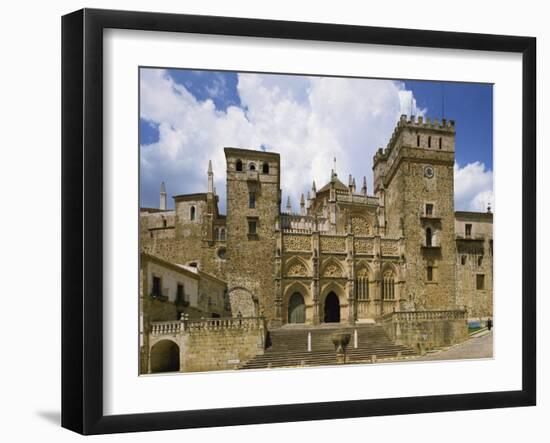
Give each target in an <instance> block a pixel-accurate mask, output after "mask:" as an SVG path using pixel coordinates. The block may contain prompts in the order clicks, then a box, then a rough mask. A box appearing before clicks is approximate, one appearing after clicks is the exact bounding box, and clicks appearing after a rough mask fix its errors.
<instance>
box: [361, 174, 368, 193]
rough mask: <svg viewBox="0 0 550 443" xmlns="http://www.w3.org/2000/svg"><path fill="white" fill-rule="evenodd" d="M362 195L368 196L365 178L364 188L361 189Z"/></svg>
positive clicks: (364, 178) (365, 178) (365, 179)
mask: <svg viewBox="0 0 550 443" xmlns="http://www.w3.org/2000/svg"><path fill="white" fill-rule="evenodd" d="M361 194H363V195H367V177H365V176H363V186H362V187H361Z"/></svg>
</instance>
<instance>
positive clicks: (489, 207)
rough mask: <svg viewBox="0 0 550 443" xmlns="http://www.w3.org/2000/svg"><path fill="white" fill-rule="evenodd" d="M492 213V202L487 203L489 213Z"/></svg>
mask: <svg viewBox="0 0 550 443" xmlns="http://www.w3.org/2000/svg"><path fill="white" fill-rule="evenodd" d="M490 213H491V202H489V203H487V214H490Z"/></svg>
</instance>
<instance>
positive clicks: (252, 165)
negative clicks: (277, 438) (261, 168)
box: [248, 163, 256, 171]
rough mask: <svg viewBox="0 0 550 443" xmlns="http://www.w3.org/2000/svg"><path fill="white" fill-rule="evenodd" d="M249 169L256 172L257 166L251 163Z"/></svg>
mask: <svg viewBox="0 0 550 443" xmlns="http://www.w3.org/2000/svg"><path fill="white" fill-rule="evenodd" d="M248 169H249V170H250V171H255V170H256V165H255V164H254V163H250V165H249V166H248Z"/></svg>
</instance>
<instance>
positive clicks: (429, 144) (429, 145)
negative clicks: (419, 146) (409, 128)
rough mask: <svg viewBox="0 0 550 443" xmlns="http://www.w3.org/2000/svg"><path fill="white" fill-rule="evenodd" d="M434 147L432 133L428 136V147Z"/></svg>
mask: <svg viewBox="0 0 550 443" xmlns="http://www.w3.org/2000/svg"><path fill="white" fill-rule="evenodd" d="M431 147H432V136H431V135H430V136H429V137H428V148H431Z"/></svg>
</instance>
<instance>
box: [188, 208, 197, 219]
mask: <svg viewBox="0 0 550 443" xmlns="http://www.w3.org/2000/svg"><path fill="white" fill-rule="evenodd" d="M196 217H197V208H195V207H194V206H191V208H190V209H189V219H190V220H191V221H193V220H195V218H196Z"/></svg>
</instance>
